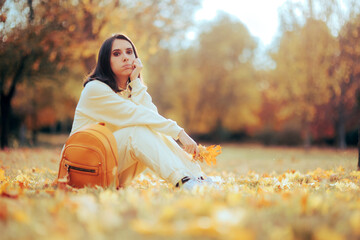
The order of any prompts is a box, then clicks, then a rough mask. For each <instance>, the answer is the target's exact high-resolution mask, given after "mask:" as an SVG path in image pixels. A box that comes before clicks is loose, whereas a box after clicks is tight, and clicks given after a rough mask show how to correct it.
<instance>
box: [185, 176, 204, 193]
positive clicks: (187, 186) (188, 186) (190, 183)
mask: <svg viewBox="0 0 360 240" xmlns="http://www.w3.org/2000/svg"><path fill="white" fill-rule="evenodd" d="M202 184H203V182H202V181H201V180H197V179H195V178H191V179H190V180H189V181H187V182H185V183H184V184H183V185H182V186H181V188H182V189H186V190H192V189H193V188H194V187H196V186H201V185H202Z"/></svg>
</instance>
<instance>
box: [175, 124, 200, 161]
mask: <svg viewBox="0 0 360 240" xmlns="http://www.w3.org/2000/svg"><path fill="white" fill-rule="evenodd" d="M179 141H180V142H181V144H182V145H183V146H184V150H185V151H186V152H188V153H190V154H194V155H195V158H197V157H198V155H199V148H198V146H197V144H196V142H195V141H194V140H193V139H192V138H191V137H190V136H189V135H188V134H187V133H186V132H185V131H184V129H183V130H181V131H180V133H179Z"/></svg>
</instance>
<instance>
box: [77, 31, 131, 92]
mask: <svg viewBox="0 0 360 240" xmlns="http://www.w3.org/2000/svg"><path fill="white" fill-rule="evenodd" d="M115 39H123V40H126V41H128V42H129V43H130V44H131V46H132V48H133V51H134V54H135V57H136V58H138V54H137V51H136V48H135V45H134V44H133V43H132V41H131V40H130V38H128V37H127V36H126V35H124V34H114V35H113V36H111V37H110V38H108V39H106V40H105V41H104V42H103V44H102V45H101V47H100V50H99V55H98V60H97V63H96V66H95V68H94V69H93V70H92V71H91V73H90V74H89V75H88V76H87V77H86V79H85V80H84V87H85V86H86V84H87V83H89V82H91V81H93V80H99V81H101V82H103V83H106V84H107V85H109V87H111V89H112V90H114V91H115V92H119V90H118V85H117V83H116V80H115V74H114V72H113V71H112V70H111V65H110V57H111V49H112V44H113V42H114V40H115Z"/></svg>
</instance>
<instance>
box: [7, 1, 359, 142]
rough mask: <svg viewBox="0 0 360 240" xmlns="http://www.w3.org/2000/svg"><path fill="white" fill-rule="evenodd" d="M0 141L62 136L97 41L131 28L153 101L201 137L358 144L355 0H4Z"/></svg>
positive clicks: (242, 140) (164, 112) (66, 128)
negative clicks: (46, 135) (47, 135)
mask: <svg viewBox="0 0 360 240" xmlns="http://www.w3.org/2000/svg"><path fill="white" fill-rule="evenodd" d="M0 7H1V11H0V41H1V48H0V81H1V82H0V91H1V93H0V94H1V146H2V147H5V146H33V145H36V144H37V142H38V137H39V136H42V135H44V134H52V135H54V134H63V135H67V134H68V133H69V131H70V129H71V125H72V120H73V116H74V110H75V107H76V104H77V101H78V99H79V96H80V93H81V90H82V81H83V79H84V77H85V76H86V74H88V73H89V72H90V71H91V69H92V68H93V67H94V65H95V62H96V55H97V52H98V50H99V47H100V46H101V43H102V42H103V41H104V40H105V39H106V38H107V37H109V36H110V35H111V34H112V33H115V32H122V33H125V34H127V35H128V36H129V37H130V38H131V39H132V40H133V42H134V43H135V45H136V47H137V48H138V51H139V55H140V58H141V59H142V62H143V63H144V66H145V67H144V70H143V78H144V81H145V82H146V84H147V85H148V91H149V92H150V94H151V95H152V97H153V101H154V103H155V104H156V105H157V107H158V109H159V112H160V113H161V114H162V115H164V116H165V117H167V118H171V119H173V120H176V121H177V122H178V124H179V125H180V126H182V127H184V128H185V129H186V130H187V131H188V132H189V133H190V134H191V135H192V136H193V137H194V138H195V139H196V140H199V141H207V142H217V143H220V142H260V143H263V144H276V145H278V144H280V145H304V146H311V145H321V146H324V145H325V146H334V147H341V148H345V147H346V146H354V145H356V143H357V139H358V135H357V129H358V128H359V125H360V124H359V120H358V119H359V118H360V113H359V112H360V111H359V108H360V107H359V105H360V86H359V84H360V61H359V59H360V2H359V1H355V0H342V1H341V0H337V1H336V0H334V1H326V0H303V1H295V0H292V1H291V0H288V1H280V0H276V1H275V0H273V1H266V0H262V1H261V0H256V1H255V0H254V1H230V0H222V1H215V0H203V1H201V0H178V1H175V0H162V1H160V0H150V1H140V0H117V1H116V0H103V1H100V0H99V1H94V0H93V1H91V0H72V1H59V0H49V1H36V0H33V1H31V0H30V1H25V0H23V1H9V0H5V1H0Z"/></svg>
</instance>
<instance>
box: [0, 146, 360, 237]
mask: <svg viewBox="0 0 360 240" xmlns="http://www.w3.org/2000/svg"><path fill="white" fill-rule="evenodd" d="M222 147H223V153H222V154H221V155H220V156H218V161H217V165H216V166H212V167H210V166H205V165H203V169H204V171H205V172H206V173H207V174H208V175H215V176H220V177H221V178H222V179H223V182H222V183H219V185H218V187H219V189H214V188H211V187H206V186H204V187H201V188H196V189H194V191H191V192H188V191H183V190H178V189H174V188H173V187H172V186H170V185H169V184H167V183H166V182H164V181H162V180H161V179H159V178H157V177H156V176H155V175H154V174H153V173H152V172H150V171H145V172H144V173H143V174H141V175H140V176H139V177H138V178H136V179H135V180H134V181H133V183H132V185H131V186H129V187H127V188H126V189H121V190H114V189H107V190H104V189H102V188H97V189H90V188H85V189H80V190H77V189H71V188H67V189H59V188H57V187H56V186H54V185H52V183H53V180H54V179H55V178H56V176H57V168H58V158H59V154H60V148H34V149H12V150H8V151H1V152H0V232H1V239H64V238H67V239H85V238H86V239H113V238H121V239H169V238H171V239H260V240H262V239H359V238H360V230H359V229H360V172H358V171H355V169H356V165H357V151H356V149H348V150H334V149H328V148H312V149H310V150H304V149H302V148H284V147H263V146H260V145H236V144H227V145H223V146H222Z"/></svg>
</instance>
